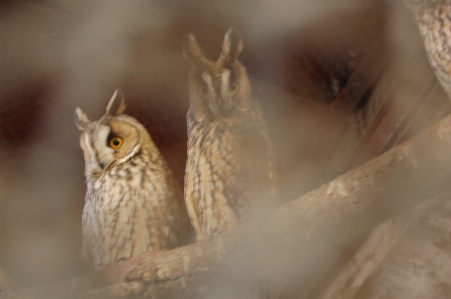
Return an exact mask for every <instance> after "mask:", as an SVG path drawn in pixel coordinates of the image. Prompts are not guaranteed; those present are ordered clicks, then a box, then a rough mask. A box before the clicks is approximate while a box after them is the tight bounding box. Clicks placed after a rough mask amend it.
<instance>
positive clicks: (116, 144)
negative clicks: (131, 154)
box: [110, 136, 124, 149]
mask: <svg viewBox="0 0 451 299" xmlns="http://www.w3.org/2000/svg"><path fill="white" fill-rule="evenodd" d="M123 142H124V141H123V140H122V138H121V137H117V136H116V137H113V138H111V140H110V147H111V148H114V149H118V148H120V147H121V146H122V143H123Z"/></svg>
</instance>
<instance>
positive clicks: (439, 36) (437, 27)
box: [404, 0, 451, 99]
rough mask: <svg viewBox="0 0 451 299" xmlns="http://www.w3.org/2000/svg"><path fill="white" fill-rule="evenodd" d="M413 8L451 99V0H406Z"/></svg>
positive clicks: (441, 82)
mask: <svg viewBox="0 0 451 299" xmlns="http://www.w3.org/2000/svg"><path fill="white" fill-rule="evenodd" d="M404 1H405V3H406V4H407V6H408V7H409V8H410V9H411V10H412V12H413V14H414V17H415V20H416V22H417V25H418V28H419V29H420V33H421V36H422V38H423V42H424V46H425V48H426V52H427V54H428V57H429V61H430V62H431V66H432V68H433V69H434V72H435V75H436V76H437V79H438V81H439V82H440V84H441V85H442V87H443V89H444V90H445V92H446V93H447V94H448V97H449V98H450V99H451V0H404Z"/></svg>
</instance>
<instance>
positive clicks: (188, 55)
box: [182, 32, 206, 65]
mask: <svg viewBox="0 0 451 299" xmlns="http://www.w3.org/2000/svg"><path fill="white" fill-rule="evenodd" d="M182 54H183V57H184V58H185V59H186V60H187V61H188V62H190V63H191V64H193V65H195V64H204V63H205V61H206V59H205V56H204V54H203V53H202V50H201V48H200V46H199V44H198V43H197V41H196V37H195V36H194V34H192V33H191V32H189V33H187V34H186V35H185V37H184V38H183V45H182Z"/></svg>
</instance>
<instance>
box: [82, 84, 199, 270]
mask: <svg viewBox="0 0 451 299" xmlns="http://www.w3.org/2000/svg"><path fill="white" fill-rule="evenodd" d="M124 109H125V101H124V97H123V94H122V92H121V91H120V90H119V89H118V90H116V92H115V93H114V95H113V96H112V98H111V100H110V102H109V104H108V106H107V108H106V113H105V114H104V115H103V116H102V117H101V118H100V119H99V120H98V121H90V120H89V119H88V117H87V116H86V114H84V113H83V112H82V110H81V109H80V108H77V109H76V110H75V113H74V120H75V124H76V126H77V128H78V129H80V130H81V131H82V134H81V137H80V146H81V148H82V149H83V152H84V158H85V176H86V184H87V192H86V201H85V205H84V208H83V217H82V231H83V240H82V257H83V258H84V259H85V260H86V262H87V263H88V264H89V265H90V266H91V268H93V269H94V270H100V269H103V268H105V267H109V266H112V265H115V264H117V263H118V262H121V261H123V260H127V259H129V258H131V257H134V256H136V255H139V254H141V253H143V252H147V251H153V250H162V249H171V248H174V247H176V246H179V245H183V244H184V243H186V242H187V240H188V239H189V238H190V237H191V236H190V235H189V234H190V224H189V219H188V216H187V214H186V210H185V207H184V206H183V199H182V195H181V192H180V190H179V187H178V184H177V182H176V181H175V179H174V177H173V174H172V172H171V170H170V169H169V167H168V165H167V163H166V161H165V159H164V158H163V156H162V155H161V153H160V151H159V150H158V148H157V147H156V145H155V144H154V142H153V141H152V138H151V137H150V135H149V133H148V132H147V130H146V129H145V128H144V126H143V125H142V124H140V123H139V122H138V121H137V120H136V119H135V118H133V117H130V116H128V115H125V114H122V113H123V111H124Z"/></svg>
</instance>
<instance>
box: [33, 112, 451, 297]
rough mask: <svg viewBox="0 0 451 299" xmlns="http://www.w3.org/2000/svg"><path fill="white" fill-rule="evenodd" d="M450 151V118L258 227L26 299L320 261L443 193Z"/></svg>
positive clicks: (135, 293) (196, 283) (161, 285)
mask: <svg viewBox="0 0 451 299" xmlns="http://www.w3.org/2000/svg"><path fill="white" fill-rule="evenodd" d="M450 152H451V116H448V117H446V118H445V119H444V120H442V121H441V122H439V123H438V124H436V125H434V126H432V127H431V128H429V129H428V130H426V131H425V132H423V133H422V134H421V135H419V136H417V137H415V138H413V139H411V140H409V141H408V142H406V143H403V144H401V145H400V146H397V147H395V148H393V149H391V150H390V151H388V152H386V153H385V154H383V155H381V156H379V157H377V158H375V159H373V160H371V161H369V162H368V163H365V164H363V165H361V166H359V167H357V168H355V169H354V170H351V171H349V172H347V173H346V174H344V175H342V176H340V177H338V178H337V179H335V180H333V181H331V182H330V183H328V184H325V185H323V186H322V187H320V188H318V189H316V190H313V191H311V192H309V193H307V194H305V195H304V196H301V197H300V198H298V199H295V200H293V201H291V202H289V203H287V204H284V205H283V206H281V207H280V208H279V209H278V210H277V211H275V212H274V213H273V214H272V215H271V217H270V218H269V219H268V218H266V219H263V221H261V222H262V223H263V224H261V225H258V224H259V222H257V224H253V225H250V224H248V225H245V226H243V227H242V228H240V229H237V230H235V231H231V232H228V233H225V234H223V235H221V236H218V237H215V238H214V239H212V240H209V241H202V242H198V243H196V244H192V245H188V246H185V247H181V248H177V249H174V250H170V251H161V252H151V253H146V254H143V255H141V256H138V257H137V258H134V259H132V260H130V261H128V262H125V263H123V264H120V265H117V266H115V267H113V268H111V269H109V270H107V271H103V272H99V273H95V274H90V275H87V276H83V277H78V278H74V279H71V280H69V281H64V282H60V283H57V284H54V285H50V286H46V287H44V288H39V289H34V290H33V291H34V293H33V294H32V295H30V296H29V297H28V298H63V297H64V298H79V297H81V296H83V294H84V296H85V297H84V298H105V297H107V298H147V297H151V298H178V297H180V298H182V297H183V298H190V295H191V296H193V297H196V296H197V297H198V296H199V294H205V293H208V292H209V291H210V290H209V287H208V283H207V281H209V280H211V278H212V277H214V276H215V275H217V274H218V273H221V275H222V276H221V277H224V275H225V277H232V276H234V275H235V276H236V275H240V273H247V272H246V271H249V269H254V272H252V275H253V276H255V279H258V278H263V277H265V276H267V275H269V274H270V273H272V272H274V271H281V270H282V269H287V268H293V267H297V268H299V269H302V267H303V265H305V264H306V263H309V262H310V263H311V260H312V259H314V258H318V256H321V254H322V253H321V250H322V249H323V248H327V247H340V246H344V245H345V244H346V243H347V242H349V241H350V240H352V238H354V237H356V236H358V235H360V234H362V233H366V232H368V231H369V230H370V229H372V228H374V227H375V226H376V225H377V224H379V223H381V222H382V221H384V220H385V219H388V218H390V217H392V216H394V215H397V214H399V213H401V212H404V211H406V210H407V209H409V208H411V207H413V206H414V205H416V204H418V203H420V202H422V201H424V200H426V199H427V198H430V197H432V196H434V195H436V194H438V193H440V192H442V191H443V190H445V189H447V188H448V186H449V180H450V178H451V155H450V154H449V153H450ZM257 228H258V229H257ZM274 253H277V254H274ZM217 269H219V270H220V272H215V271H216V270H217ZM306 271H308V270H306ZM224 273H226V274H224ZM227 274H228V275H227ZM206 278H207V279H206ZM221 282H222V281H221ZM95 289H97V290H96V291H93V290H95Z"/></svg>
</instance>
